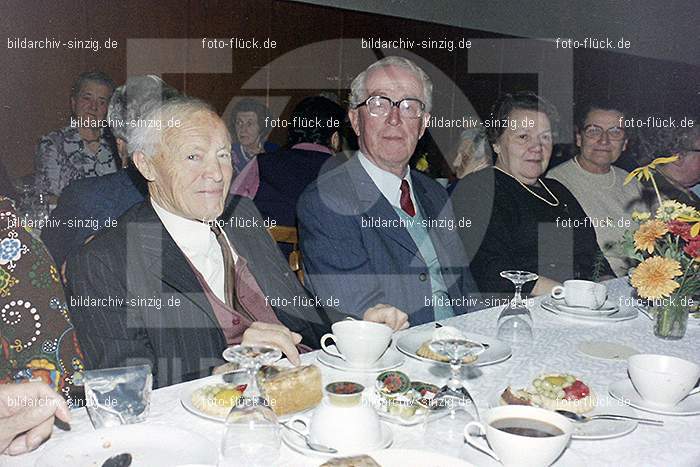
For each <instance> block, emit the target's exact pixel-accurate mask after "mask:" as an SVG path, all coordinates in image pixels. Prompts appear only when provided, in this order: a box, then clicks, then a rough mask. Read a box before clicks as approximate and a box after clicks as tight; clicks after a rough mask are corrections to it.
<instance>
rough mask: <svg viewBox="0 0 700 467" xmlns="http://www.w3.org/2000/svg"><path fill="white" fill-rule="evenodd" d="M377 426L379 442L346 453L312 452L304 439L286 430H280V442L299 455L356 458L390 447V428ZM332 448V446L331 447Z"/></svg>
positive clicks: (382, 423)
mask: <svg viewBox="0 0 700 467" xmlns="http://www.w3.org/2000/svg"><path fill="white" fill-rule="evenodd" d="M379 425H380V427H381V430H382V437H381V439H380V440H378V441H377V443H376V444H375V445H374V446H366V447H364V448H358V449H353V450H347V451H342V450H339V451H338V452H337V453H335V454H327V453H325V452H319V451H314V450H313V449H311V448H309V447H308V446H307V445H306V442H305V441H304V439H303V438H302V437H301V436H300V435H298V434H296V433H294V432H293V431H292V430H286V429H284V428H283V429H282V441H284V443H285V444H286V445H287V446H289V447H290V448H292V449H294V450H295V451H297V452H300V453H301V454H304V455H306V456H318V457H345V456H356V455H360V454H365V453H368V452H370V451H376V450H378V449H385V448H387V447H389V446H390V445H391V443H392V442H393V441H394V434H393V433H392V431H391V428H389V425H387V424H386V423H384V422H379ZM331 447H332V446H331Z"/></svg>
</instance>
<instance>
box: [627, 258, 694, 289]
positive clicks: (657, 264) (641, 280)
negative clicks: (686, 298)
mask: <svg viewBox="0 0 700 467" xmlns="http://www.w3.org/2000/svg"><path fill="white" fill-rule="evenodd" d="M682 274H683V273H682V272H681V265H680V263H679V262H678V261H676V260H675V259H669V258H664V257H662V256H654V257H652V258H647V259H646V260H644V262H642V263H641V264H640V265H639V266H637V268H636V269H635V270H634V272H633V273H632V277H631V282H632V286H633V287H635V288H636V289H637V292H638V293H639V295H641V296H642V297H644V298H651V299H654V298H662V297H667V296H669V295H670V294H671V293H672V292H673V291H674V290H676V289H677V288H678V287H680V285H679V284H678V282H676V281H675V280H673V278H674V277H678V276H681V275H682Z"/></svg>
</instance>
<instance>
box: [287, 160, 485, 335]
mask: <svg viewBox="0 0 700 467" xmlns="http://www.w3.org/2000/svg"><path fill="white" fill-rule="evenodd" d="M411 177H412V181H413V188H414V192H415V195H416V198H417V200H414V201H417V202H418V203H419V204H420V206H421V208H422V210H423V213H424V215H425V219H426V221H427V222H428V223H429V224H428V231H429V235H430V238H431V240H432V242H433V245H434V246H435V250H436V252H437V255H438V259H439V261H440V265H441V267H442V275H443V278H444V279H445V283H446V285H447V287H448V293H449V296H450V298H451V299H453V300H455V299H462V300H464V297H466V300H467V303H468V300H469V298H470V297H471V298H473V299H476V298H477V297H476V293H477V288H476V284H475V283H474V280H473V279H472V276H471V273H470V272H469V267H468V264H469V261H468V259H467V257H466V255H465V254H464V251H463V248H462V244H461V242H460V239H459V237H458V235H457V232H456V230H455V229H456V228H457V226H456V225H455V224H454V215H453V214H452V206H451V204H450V202H449V200H448V197H447V192H446V191H445V190H444V189H443V188H442V187H441V186H440V185H439V184H438V183H436V182H435V181H433V180H432V179H430V178H428V177H426V176H425V175H423V174H421V173H419V172H416V171H411ZM297 217H298V220H299V234H300V240H301V251H302V256H303V258H304V268H305V270H306V279H305V284H306V285H307V286H308V287H309V288H310V290H313V291H314V293H316V294H317V295H318V296H319V297H321V298H322V299H323V300H329V299H337V300H339V306H338V308H339V309H340V310H341V311H343V312H345V313H348V314H352V315H355V316H359V314H360V313H361V312H362V311H363V310H365V309H366V308H368V307H370V306H374V305H377V304H379V303H384V304H388V305H393V306H395V307H397V308H398V309H400V310H402V311H404V312H406V313H408V315H409V320H410V322H411V324H420V323H425V322H429V321H433V320H434V313H433V306H432V304H431V298H432V292H431V287H430V276H429V274H428V268H427V266H426V264H425V262H424V260H423V258H422V256H421V254H420V252H419V251H418V248H417V246H416V244H415V243H414V242H413V239H412V238H411V235H410V234H409V232H408V230H406V229H405V228H404V227H386V228H377V227H373V226H369V225H370V223H371V222H372V221H373V220H383V221H390V222H393V223H398V221H399V216H398V214H396V211H395V210H394V208H393V207H392V206H391V204H390V203H389V202H388V201H387V200H386V198H384V196H383V195H382V194H381V192H380V191H379V188H377V186H376V185H375V184H374V182H373V181H372V179H371V178H370V176H369V175H368V174H367V172H366V171H365V169H364V168H363V167H362V165H361V164H360V161H359V159H358V158H357V157H353V158H352V159H350V160H349V161H347V162H346V163H345V164H343V165H341V166H339V167H337V168H335V169H333V170H331V171H329V172H326V173H324V174H323V175H321V176H320V177H319V178H318V179H317V180H316V181H315V182H314V183H312V184H311V185H309V187H308V188H307V189H306V191H305V192H304V193H303V194H302V196H301V198H300V199H299V203H298V208H297ZM450 222H452V223H453V224H452V226H451V228H450V226H449V223H450ZM394 225H396V224H394ZM455 303H456V305H457V306H454V307H453V308H454V311H455V313H456V314H461V313H464V312H466V311H468V309H469V308H470V307H469V305H468V304H467V306H462V305H463V303H461V301H457V302H455ZM472 305H476V303H473V304H472Z"/></svg>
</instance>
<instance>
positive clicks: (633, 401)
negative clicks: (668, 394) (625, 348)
mask: <svg viewBox="0 0 700 467" xmlns="http://www.w3.org/2000/svg"><path fill="white" fill-rule="evenodd" d="M608 392H610V395H611V396H613V397H614V398H615V399H617V400H620V401H622V402H624V403H625V404H627V405H630V406H632V407H634V408H635V409H639V410H644V411H645V412H651V413H656V414H659V415H699V414H700V395H699V394H694V395H692V396H688V397H686V398H685V399H683V400H682V401H680V402H679V403H678V404H676V405H674V406H666V405H656V404H652V403H651V402H649V401H646V400H644V399H642V396H640V395H639V393H638V392H637V390H636V389H634V385H633V384H632V380H630V379H629V378H625V379H622V380H620V381H616V382H614V383H612V384H611V385H610V386H609V387H608Z"/></svg>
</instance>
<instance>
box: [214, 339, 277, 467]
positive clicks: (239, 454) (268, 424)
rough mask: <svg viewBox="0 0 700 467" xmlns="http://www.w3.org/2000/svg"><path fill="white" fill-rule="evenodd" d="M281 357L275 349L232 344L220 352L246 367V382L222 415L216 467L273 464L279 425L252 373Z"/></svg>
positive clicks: (275, 456)
mask: <svg viewBox="0 0 700 467" xmlns="http://www.w3.org/2000/svg"><path fill="white" fill-rule="evenodd" d="M281 357H282V352H280V351H279V350H277V349H275V348H273V347H267V346H258V345H254V346H253V345H236V346H233V347H229V348H228V349H226V350H225V351H224V358H225V359H226V360H228V361H229V362H235V363H238V364H239V365H240V366H241V367H242V368H245V369H246V372H247V373H248V385H247V387H246V390H245V393H244V394H243V395H242V396H241V398H240V399H238V401H237V402H236V405H235V406H234V407H233V408H232V409H231V411H230V412H229V414H228V416H227V417H226V423H225V427H224V437H223V439H222V441H221V451H220V453H219V463H218V466H219V467H233V466H240V465H246V466H253V467H258V466H259V467H267V466H270V465H275V464H276V463H277V459H278V458H279V454H280V445H281V441H282V437H281V434H280V424H279V421H278V420H277V416H276V415H275V413H274V412H273V411H272V409H271V408H270V405H269V404H268V401H266V400H265V399H264V398H263V397H262V396H261V394H260V389H259V388H258V383H257V377H256V375H257V373H258V370H259V369H260V367H261V366H262V365H269V364H272V363H274V362H275V361H277V360H279V359H280V358H281Z"/></svg>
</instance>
